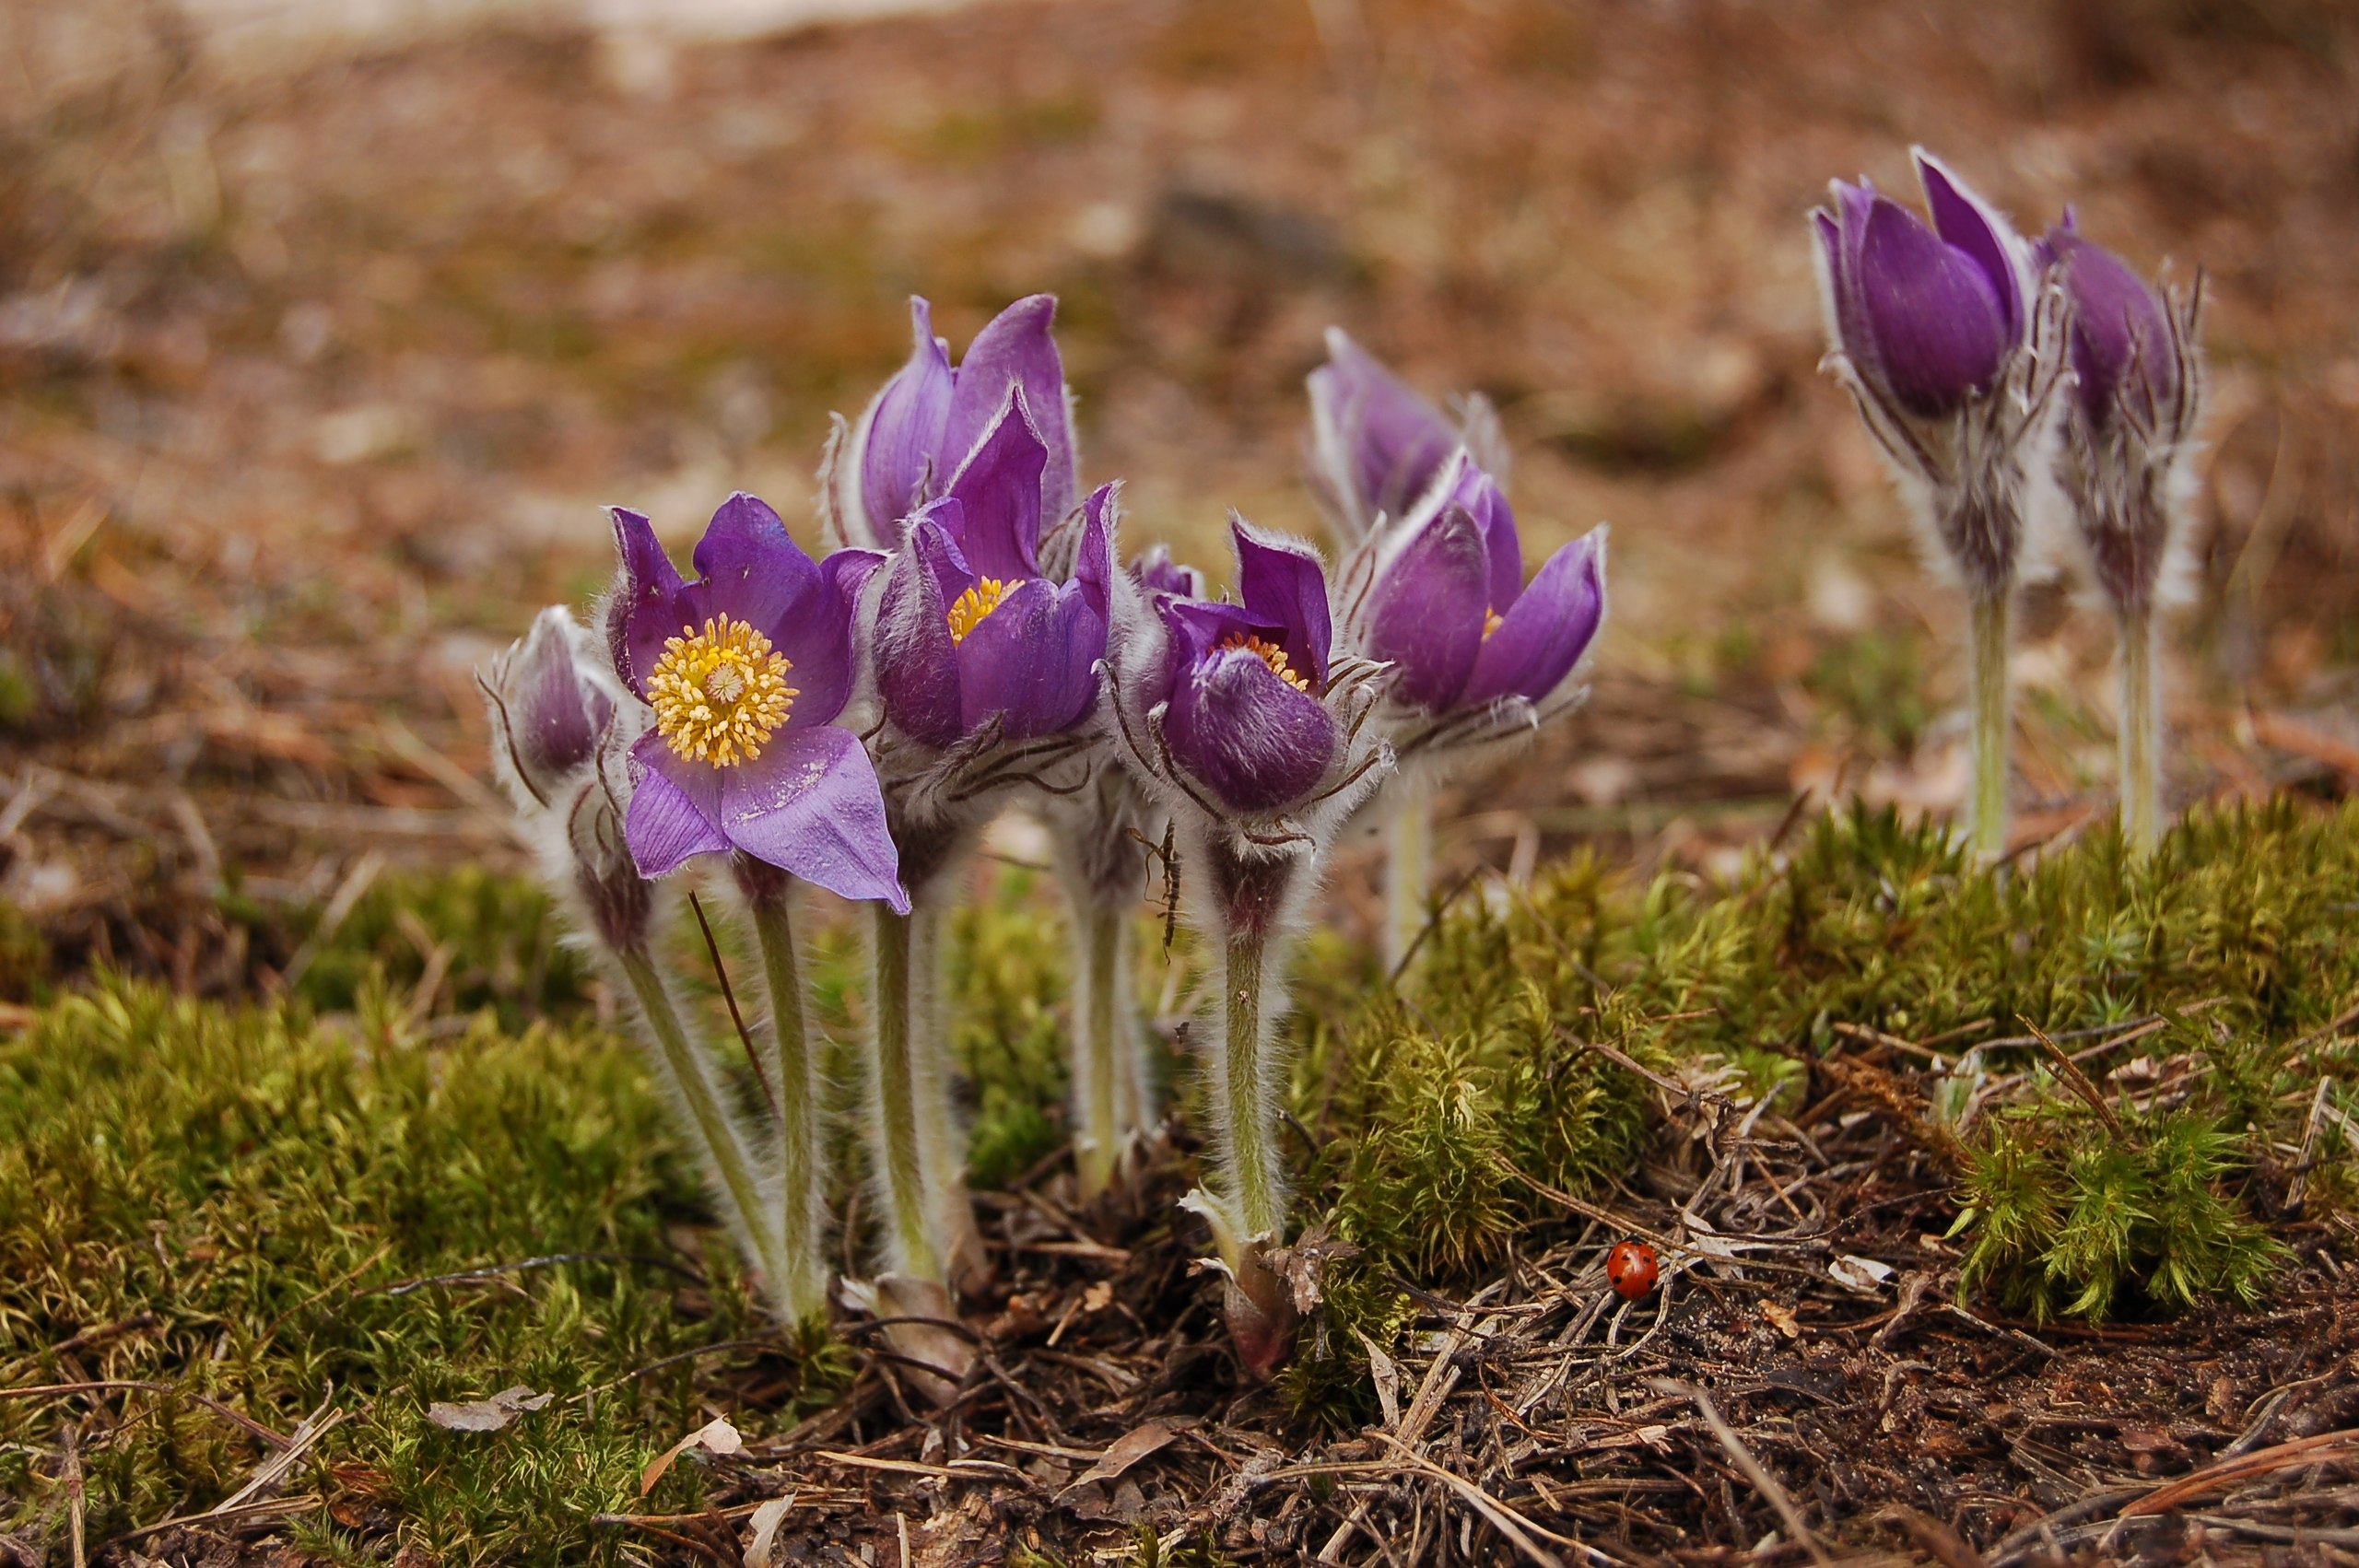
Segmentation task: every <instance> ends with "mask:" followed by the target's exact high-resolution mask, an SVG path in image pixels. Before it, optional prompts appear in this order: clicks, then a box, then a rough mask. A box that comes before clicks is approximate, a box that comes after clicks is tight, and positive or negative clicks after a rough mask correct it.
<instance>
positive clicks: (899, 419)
mask: <svg viewBox="0 0 2359 1568" xmlns="http://www.w3.org/2000/svg"><path fill="white" fill-rule="evenodd" d="M910 338H911V343H910V358H909V362H908V363H907V364H905V365H903V366H902V367H901V368H900V369H898V370H896V371H895V372H893V379H892V380H889V381H886V383H885V388H884V390H883V391H882V392H878V393H877V394H876V401H875V402H874V403H872V404H869V406H868V412H867V413H866V414H865V415H863V416H862V418H861V422H860V429H859V432H858V434H857V435H856V436H855V437H854V438H853V442H854V448H855V453H854V461H856V462H858V464H859V473H860V505H861V510H862V512H863V513H864V514H865V515H866V517H867V519H868V524H869V528H870V531H871V532H870V537H872V538H874V539H876V540H879V541H887V540H898V539H899V538H900V522H901V520H902V519H903V518H905V517H907V516H909V515H910V512H911V511H913V510H915V509H916V508H917V505H918V503H919V502H920V501H921V499H923V498H924V497H921V496H920V495H919V493H918V492H919V489H920V488H921V486H923V485H924V484H925V482H926V478H927V475H928V474H933V480H934V483H935V485H936V486H937V487H938V486H940V484H941V480H942V476H943V474H945V473H947V472H948V470H949V467H950V465H951V463H952V462H955V461H956V457H957V454H956V453H953V452H947V451H945V450H944V448H945V441H944V439H943V432H944V429H945V426H946V425H947V423H948V421H949V417H950V400H951V387H952V380H951V373H950V354H949V351H948V350H947V349H945V347H944V346H943V345H942V340H941V339H939V338H937V337H935V336H934V335H933V307H931V306H930V305H928V304H927V303H926V302H925V301H924V300H923V299H921V298H912V299H911V300H910ZM959 450H960V451H964V449H963V448H962V449H959Z"/></svg>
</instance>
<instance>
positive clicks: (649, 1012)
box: [615, 948, 788, 1301]
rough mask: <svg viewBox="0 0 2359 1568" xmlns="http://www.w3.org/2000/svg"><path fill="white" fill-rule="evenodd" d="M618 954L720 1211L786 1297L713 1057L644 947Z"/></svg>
mask: <svg viewBox="0 0 2359 1568" xmlns="http://www.w3.org/2000/svg"><path fill="white" fill-rule="evenodd" d="M615 961H616V964H617V965H619V966H620V968H621V969H622V972H623V977H624V978H625V979H627V980H628V981H629V983H630V989H631V992H632V994H633V995H634V996H636V997H637V998H638V999H639V1008H640V1016H642V1017H643V1018H645V1019H646V1021H647V1029H648V1033H649V1034H650V1035H651V1036H654V1040H655V1047H656V1052H655V1058H656V1064H657V1066H658V1067H659V1068H660V1069H661V1070H662V1071H663V1076H664V1079H665V1082H666V1083H667V1085H668V1087H669V1088H670V1089H671V1091H672V1093H673V1095H674V1097H675V1099H677V1100H678V1102H679V1103H680V1105H681V1106H683V1107H685V1108H686V1109H687V1113H688V1121H689V1124H690V1127H691V1129H692V1130H693V1131H694V1132H695V1134H696V1135H697V1138H698V1144H699V1153H701V1154H702V1155H703V1157H704V1158H703V1162H702V1163H703V1164H704V1166H705V1170H706V1174H707V1176H708V1178H709V1179H710V1180H711V1181H712V1183H713V1184H714V1188H715V1191H716V1193H717V1194H718V1196H719V1197H720V1199H721V1201H722V1211H723V1218H724V1219H726V1220H727V1221H728V1222H729V1226H730V1229H731V1230H732V1231H734V1232H735V1233H736V1235H737V1237H738V1240H739V1243H740V1245H742V1246H745V1248H746V1250H747V1251H748V1252H749V1253H750V1254H751V1255H752V1256H753V1258H754V1261H755V1262H756V1263H757V1264H758V1265H759V1266H760V1268H761V1270H762V1272H763V1273H764V1274H765V1275H767V1276H768V1277H769V1283H770V1288H771V1290H772V1291H773V1292H775V1293H778V1295H779V1296H780V1300H781V1301H783V1300H785V1299H786V1293H787V1278H788V1275H787V1271H786V1270H785V1269H784V1268H783V1267H782V1266H781V1260H780V1255H779V1245H778V1236H777V1233H776V1232H775V1231H774V1230H773V1229H772V1228H771V1227H770V1226H769V1224H768V1223H766V1220H767V1211H766V1209H765V1206H764V1205H763V1202H762V1196H761V1183H760V1182H759V1181H758V1180H757V1179H756V1177H755V1175H754V1163H753V1160H752V1158H751V1157H750V1156H749V1155H748V1154H747V1153H746V1149H745V1134H744V1133H743V1131H742V1130H741V1129H739V1127H738V1125H737V1120H736V1118H735V1117H733V1116H732V1115H730V1113H729V1111H728V1109H727V1107H726V1106H724V1105H723V1104H722V1098H721V1094H720V1091H719V1086H718V1084H717V1083H716V1082H715V1081H714V1076H713V1071H712V1063H711V1059H710V1057H709V1056H707V1054H706V1053H705V1052H703V1051H701V1050H698V1048H697V1046H696V1043H695V1042H694V1041H693V1040H691V1039H690V1038H689V1037H688V1031H687V1024H684V1023H683V1022H682V1021H681V1018H680V1014H679V1010H678V1009H677V1008H675V1007H674V1006H673V1005H672V995H671V992H670V990H669V989H667V988H666V987H665V986H664V984H663V976H662V975H661V974H660V973H658V972H657V970H656V967H655V965H654V964H653V962H652V961H651V960H650V958H649V957H648V955H647V953H646V952H645V950H643V949H629V948H625V949H618V950H616V951H615Z"/></svg>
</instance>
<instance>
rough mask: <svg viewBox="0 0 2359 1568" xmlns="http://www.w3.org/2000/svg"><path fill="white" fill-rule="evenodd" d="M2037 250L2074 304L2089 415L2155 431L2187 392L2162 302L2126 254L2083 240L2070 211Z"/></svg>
mask: <svg viewBox="0 0 2359 1568" xmlns="http://www.w3.org/2000/svg"><path fill="white" fill-rule="evenodd" d="M2036 253H2037V258H2038V261H2039V263H2040V266H2041V267H2042V269H2043V270H2052V271H2053V273H2054V274H2055V275H2056V276H2057V277H2058V279H2059V280H2060V281H2061V282H2062V284H2063V285H2064V292H2065V294H2066V295H2067V296H2068V297H2069V298H2071V301H2072V369H2073V370H2074V371H2075V372H2077V373H2078V374H2079V376H2080V380H2081V388H2080V391H2081V410H2082V412H2083V415H2085V416H2086V417H2087V419H2088V421H2089V423H2090V425H2091V426H2093V427H2095V428H2097V429H2100V430H2102V429H2105V428H2107V427H2109V426H2111V425H2112V424H2113V423H2114V421H2115V420H2116V419H2117V418H2118V416H2119V415H2123V414H2127V415H2130V417H2132V418H2134V419H2137V420H2139V421H2141V422H2142V423H2144V424H2147V425H2149V426H2151V425H2152V424H2153V423H2154V419H2155V417H2156V416H2157V415H2158V414H2159V413H2160V412H2161V411H2163V410H2165V409H2167V408H2169V407H2170V406H2171V405H2172V404H2174V403H2175V402H2176V401H2177V397H2178V391H2179V363H2178V345H2177V333H2176V332H2175V331H2174V329H2173V327H2172V325H2171V319H2170V316H2169V313H2168V312H2167V311H2165V310H2164V308H2163V302H2162V300H2161V299H2160V298H2157V297H2156V295H2155V293H2154V290H2153V289H2152V288H2150V287H2147V285H2146V282H2145V280H2144V279H2142V278H2141V277H2140V276H2139V275H2137V274H2136V273H2134V272H2131V271H2130V268H2129V267H2128V266H2126V265H2125V264H2123V263H2122V260H2121V258H2120V257H2118V256H2117V255H2115V254H2114V253H2113V252H2110V251H2108V250H2107V249H2106V248H2105V247H2104V246H2102V245H2099V244H2096V243H2095V242H2094V241H2091V240H2084V239H2083V238H2082V237H2081V235H2080V233H2079V231H2078V230H2077V229H2075V228H2074V227H2073V224H2072V215H2071V213H2070V212H2067V213H2066V214H2065V215H2064V221H2063V222H2062V223H2060V224H2059V225H2057V226H2056V227H2055V228H2051V229H2049V230H2048V237H2047V238H2046V239H2045V240H2041V241H2040V242H2039V245H2038V248H2037V252H2036Z"/></svg>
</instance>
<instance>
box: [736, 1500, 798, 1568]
mask: <svg viewBox="0 0 2359 1568" xmlns="http://www.w3.org/2000/svg"><path fill="white" fill-rule="evenodd" d="M794 1497H795V1494H794V1493H793V1492H788V1493H787V1494H786V1495H785V1496H784V1497H773V1498H771V1499H770V1500H769V1502H768V1503H765V1504H762V1505H761V1506H760V1507H758V1508H757V1509H755V1510H754V1513H753V1516H752V1517H751V1518H749V1519H747V1520H746V1521H745V1523H746V1525H747V1527H748V1530H749V1533H748V1534H747V1535H746V1537H745V1568H786V1542H784V1541H783V1540H780V1539H779V1527H780V1526H781V1525H783V1524H785V1523H786V1515H787V1512H788V1510H790V1509H792V1507H793V1506H794Z"/></svg>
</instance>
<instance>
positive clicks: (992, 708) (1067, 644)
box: [958, 577, 1106, 741]
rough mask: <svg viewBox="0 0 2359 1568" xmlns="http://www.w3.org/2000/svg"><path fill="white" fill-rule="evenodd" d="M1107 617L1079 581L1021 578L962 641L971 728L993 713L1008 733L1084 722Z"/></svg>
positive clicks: (963, 708) (962, 688)
mask: <svg viewBox="0 0 2359 1568" xmlns="http://www.w3.org/2000/svg"><path fill="white" fill-rule="evenodd" d="M1105 652H1106V617H1105V616H1104V615H1103V614H1099V613H1098V612H1097V611H1096V610H1094V609H1093V608H1091V607H1090V605H1089V603H1088V602H1087V600H1086V597H1085V596H1084V593H1083V591H1082V589H1081V587H1080V586H1079V585H1078V584H1068V585H1066V586H1065V587H1063V588H1062V589H1060V588H1059V587H1057V586H1056V585H1055V584H1054V583H1051V582H1049V581H1047V580H1046V579H1041V578H1037V577H1036V578H1033V579H1029V580H1027V581H1026V582H1023V583H1021V584H1019V585H1018V586H1017V587H1016V588H1015V590H1014V591H1011V592H1009V593H1008V595H1007V596H1006V597H1005V598H1003V599H1002V600H1001V601H1000V602H999V604H998V605H997V607H996V608H994V609H993V610H992V613H991V614H988V615H986V616H984V617H983V618H982V619H981V620H980V621H978V622H977V623H975V626H973V628H972V629H970V630H969V631H968V633H967V636H966V639H965V640H964V641H963V642H961V643H959V645H958V694H959V716H960V718H961V720H963V721H964V723H965V727H966V731H967V732H968V734H972V733H974V732H975V731H977V730H978V729H980V728H981V727H982V725H983V723H984V722H985V721H986V720H989V719H990V718H991V717H992V715H993V714H999V715H1001V716H1002V726H1003V734H1004V735H1005V736H1006V737H1007V739H1009V740H1011V741H1022V740H1029V739H1031V738H1033V737H1034V736H1038V735H1053V734H1056V733H1057V732H1059V731H1063V730H1069V729H1071V728H1072V727H1073V726H1074V725H1075V724H1077V723H1079V722H1080V721H1081V720H1082V719H1083V718H1084V717H1085V716H1086V714H1087V713H1088V712H1089V708H1090V704H1091V703H1092V702H1093V701H1094V700H1095V699H1096V698H1097V661H1098V660H1099V659H1100V658H1102V657H1103V656H1104V655H1105Z"/></svg>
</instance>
